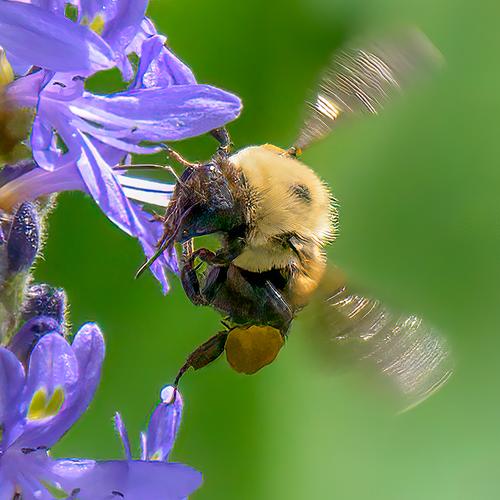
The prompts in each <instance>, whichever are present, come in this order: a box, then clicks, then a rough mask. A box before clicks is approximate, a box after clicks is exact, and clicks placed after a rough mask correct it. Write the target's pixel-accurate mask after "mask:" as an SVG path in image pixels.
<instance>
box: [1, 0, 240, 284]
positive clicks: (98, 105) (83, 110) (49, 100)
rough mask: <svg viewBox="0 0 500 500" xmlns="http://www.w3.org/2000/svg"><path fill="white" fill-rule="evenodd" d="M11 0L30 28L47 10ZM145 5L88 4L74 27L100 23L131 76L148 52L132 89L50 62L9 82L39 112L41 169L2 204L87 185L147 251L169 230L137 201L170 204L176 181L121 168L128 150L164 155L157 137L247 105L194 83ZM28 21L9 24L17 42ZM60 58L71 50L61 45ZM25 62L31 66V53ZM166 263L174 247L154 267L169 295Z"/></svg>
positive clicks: (51, 7) (192, 130) (34, 136)
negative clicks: (114, 88)
mask: <svg viewBox="0 0 500 500" xmlns="http://www.w3.org/2000/svg"><path fill="white" fill-rule="evenodd" d="M0 2H3V3H5V2H6V0H0ZM6 3H8V4H10V5H9V9H10V11H12V10H13V9H16V8H18V9H19V12H20V13H22V14H25V15H26V16H27V17H26V23H27V24H26V29H28V30H29V29H30V27H31V24H30V23H31V22H32V21H33V19H36V15H37V13H38V12H39V10H40V8H41V7H40V8H37V9H36V10H29V9H28V10H26V9H25V7H26V6H25V5H23V4H17V3H16V2H6ZM40 5H43V6H45V8H46V9H47V10H48V11H50V12H48V13H50V14H51V15H52V16H55V17H58V18H63V19H65V24H66V21H68V20H67V19H66V18H64V17H63V12H64V9H62V7H61V5H64V3H63V2H60V1H58V0H52V2H48V1H47V2H40ZM146 5H147V2H146V1H144V0H140V1H137V2H130V1H127V0H113V1H111V0H107V1H104V2H95V1H92V0H81V1H80V2H78V22H79V23H81V24H78V23H76V22H73V23H72V24H73V25H74V27H75V29H76V30H77V31H78V32H80V31H81V29H85V30H87V31H91V30H90V27H93V28H94V29H95V30H96V31H97V32H98V33H100V35H99V40H101V42H102V43H103V44H106V45H107V46H108V47H110V50H112V53H113V60H114V63H115V64H116V65H117V66H118V67H119V68H120V70H121V71H122V73H123V75H124V77H125V78H127V79H131V78H132V77H133V76H134V75H133V71H132V68H131V66H130V62H129V59H128V55H129V54H130V53H132V52H134V53H136V54H137V55H138V56H140V59H139V65H138V69H137V72H136V75H135V78H134V80H133V82H132V83H131V84H130V86H129V88H128V89H127V90H125V91H123V92H118V93H115V94H111V95H95V94H92V93H90V92H88V91H86V90H85V88H84V82H85V77H87V76H89V74H91V73H92V72H95V71H97V70H99V69H101V66H99V65H97V64H94V63H92V64H90V67H91V69H90V70H88V71H83V72H77V71H68V70H65V72H55V71H54V70H53V68H54V64H52V65H51V66H47V67H46V68H43V69H39V70H37V71H35V72H32V73H30V74H27V75H26V76H22V77H20V78H18V79H17V80H15V81H14V82H13V83H11V84H10V85H9V86H8V88H7V97H8V98H9V99H11V100H12V101H13V102H15V103H17V105H18V106H24V107H35V108H36V115H35V119H34V122H33V128H32V133H31V141H30V142H31V148H32V152H33V158H34V160H35V162H36V164H37V166H38V167H39V169H36V170H37V171H36V172H32V173H30V174H29V176H28V178H25V177H23V178H22V179H21V178H20V179H18V181H17V183H16V184H15V185H13V184H11V185H10V186H8V185H6V186H4V187H3V188H1V189H0V207H3V208H4V209H6V208H8V207H9V206H12V205H13V204H14V203H15V202H19V201H24V200H25V199H31V198H33V197H35V196H39V195H41V194H46V193H47V192H54V191H62V190H74V189H79V190H82V191H84V192H87V193H88V194H90V195H91V196H92V197H93V198H94V199H95V201H96V202H97V204H98V205H99V206H100V207H101V209H102V210H103V211H104V212H105V213H106V215H107V216H108V217H109V218H110V219H111V220H112V221H113V222H114V223H115V224H116V225H118V226H119V227H120V228H121V229H123V230H124V231H126V232H127V233H128V234H130V235H132V236H135V237H136V238H138V239H139V241H140V243H141V245H142V247H143V249H144V252H145V254H146V256H147V257H149V256H151V255H152V254H153V253H154V251H155V245H156V242H157V241H158V240H159V238H160V236H161V234H162V231H163V229H162V226H161V224H159V223H157V222H150V221H149V216H148V215H147V214H145V213H144V212H143V211H142V209H141V207H140V206H139V205H138V204H137V203H135V202H131V201H130V199H135V200H137V201H139V202H141V203H153V204H157V205H161V206H165V205H166V204H167V203H168V199H169V195H170V194H171V192H172V189H173V186H170V185H166V186H165V185H164V186H162V185H160V184H159V183H152V182H151V181H142V180H140V179H136V178H132V177H128V176H127V175H126V174H124V173H123V172H121V173H119V172H118V171H117V170H116V169H115V168H114V167H116V166H117V165H118V164H120V163H121V162H123V161H124V158H125V157H126V155H127V154H129V153H143V154H144V153H153V152H158V151H161V149H162V148H161V146H158V145H156V146H155V145H152V144H151V143H154V142H161V141H170V140H179V139H185V138H188V137H193V136H196V135H200V134H203V133H206V132H208V131H210V130H212V129H214V128H218V127H221V126H223V125H224V124H226V123H227V122H229V121H231V120H234V119H235V118H236V117H237V116H238V115H239V113H240V110H241V102H240V100H239V99H238V98H237V97H236V96H234V95H232V94H230V93H228V92H225V91H223V90H220V89H217V88H214V87H211V86H209V85H202V84H197V83H196V80H195V78H194V76H193V74H192V72H191V70H190V69H189V68H188V67H187V66H186V65H185V64H184V63H182V62H181V61H180V60H179V59H178V58H176V57H175V56H174V55H173V53H172V52H171V51H170V50H169V49H168V48H167V47H166V46H165V41H166V39H165V37H163V36H161V35H159V34H157V32H156V29H155V28H154V25H153V24H152V23H151V21H150V20H149V19H147V18H145V17H144V11H145V9H146ZM30 7H31V6H30ZM9 9H7V10H9ZM21 11H22V12H21ZM1 18H2V10H1V9H0V21H1ZM22 19H23V18H22V17H21V18H19V19H17V20H16V23H14V24H12V26H11V27H10V28H9V33H10V34H11V35H9V36H11V37H13V39H15V40H17V38H16V33H19V39H20V40H21V39H22V37H23V36H24V35H23V33H24V32H23V29H21V28H19V25H22V23H23V20H22ZM11 22H12V23H13V21H11ZM33 22H34V21H33ZM70 23H71V21H70ZM0 25H1V23H0ZM84 25H85V26H84ZM18 42H19V44H21V45H22V43H24V42H21V41H19V40H18ZM0 43H3V42H2V36H1V35H0ZM7 52H8V53H9V50H8V49H7ZM58 57H60V58H66V57H67V56H66V54H64V51H59V52H58ZM23 61H24V62H30V63H31V64H33V62H32V61H28V58H27V57H24V59H23ZM144 142H147V144H144ZM39 170H45V171H47V172H49V173H50V174H43V173H42V172H40V171H39ZM42 179H43V180H42ZM36 183H38V186H36ZM40 183H41V184H40ZM20 184H23V186H22V187H20ZM28 185H29V187H28ZM14 188H15V189H14ZM23 197H24V198H23ZM165 268H167V269H170V270H173V271H176V269H177V264H176V261H175V255H174V253H173V252H170V253H169V254H166V255H164V256H163V257H162V259H160V260H159V262H157V263H156V265H154V266H153V267H152V268H151V270H152V272H153V274H154V275H155V276H156V278H157V279H158V280H159V281H160V283H162V285H163V289H164V291H167V289H168V284H167V281H166V277H165V273H164V269H165Z"/></svg>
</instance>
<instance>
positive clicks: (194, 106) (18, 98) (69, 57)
mask: <svg viewBox="0 0 500 500" xmlns="http://www.w3.org/2000/svg"><path fill="white" fill-rule="evenodd" d="M147 3H148V2H147V0H101V1H96V0H19V1H15V0H0V106H2V105H4V104H6V105H8V108H9V110H11V108H12V109H19V110H21V109H22V110H25V109H30V110H32V112H33V122H32V127H31V133H30V137H29V139H28V140H27V145H29V147H30V148H31V154H32V158H30V159H29V160H25V161H22V162H19V163H16V164H13V165H0V500H20V499H23V500H31V499H42V500H44V499H51V498H68V499H75V500H76V499H80V500H86V499H89V500H90V499H92V500H101V499H102V500H104V499H112V498H124V497H125V498H127V499H132V500H139V499H145V498H150V499H156V498H158V499H160V498H162V499H163V498H164V499H182V498H185V497H187V496H188V495H189V494H190V493H191V492H193V491H194V490H195V489H196V488H198V487H199V485H200V484H201V475H200V473H198V472H197V471H195V470H194V469H192V468H190V467H188V466H185V465H183V464H175V463H170V462H169V461H168V459H169V455H170V451H171V449H172V446H173V444H174V441H175V437H176V434H177V431H178V428H179V424H180V420H181V415H182V408H183V400H182V397H181V395H180V394H179V393H178V391H177V389H174V388H173V387H171V386H167V387H166V388H164V390H163V391H162V394H161V402H160V404H159V405H158V406H157V407H156V409H155V410H154V412H153V414H152V415H151V418H150V422H149V425H148V428H147V431H146V432H145V433H143V434H142V435H141V449H142V452H141V457H140V459H137V460H135V459H133V457H132V453H131V447H130V443H129V439H128V435H127V431H126V428H125V425H124V423H123V421H122V417H121V415H120V414H118V413H117V414H116V415H115V427H116V430H117V432H118V434H119V436H120V438H121V440H122V443H123V447H124V450H125V459H124V460H115V461H95V460H84V459H55V458H53V457H52V456H51V455H50V452H49V450H50V448H51V447H52V446H53V445H54V444H55V443H56V442H57V441H58V440H59V439H60V438H61V436H63V435H64V434H65V433H66V432H67V431H68V430H69V428H70V427H71V426H72V425H73V424H74V423H75V422H76V421H77V420H78V418H79V417H80V416H81V415H82V414H83V413H84V412H85V411H86V409H87V407H88V406H89V404H90V402H91V400H92V398H93V396H94V393H95V391H96V388H97V386H98V383H99V380H100V375H101V367H102V362H103V358H104V350H105V349H104V339H103V336H102V334H101V332H100V330H99V328H98V327H97V326H96V325H95V324H93V323H88V324H86V325H84V326H83V327H82V328H81V329H80V330H79V331H78V333H77V334H76V335H75V336H74V338H73V341H72V342H69V341H68V326H67V323H66V319H67V300H66V295H65V293H64V291H63V290H60V289H55V288H52V287H50V286H48V285H45V284H41V285H40V284H31V278H30V269H31V267H32V266H33V263H34V262H35V259H36V257H37V255H38V253H39V251H40V246H41V241H42V237H41V235H42V234H43V233H44V230H43V220H44V219H45V217H46V215H47V213H48V212H49V211H50V207H51V197H50V196H48V195H51V194H52V193H58V192H61V191H69V190H78V191H83V192H84V193H87V194H88V195H90V196H91V197H92V198H93V199H94V200H95V202H96V203H97V205H98V206H99V207H100V208H101V210H102V211H103V212H104V213H105V214H106V216H107V217H108V218H109V219H110V220H111V221H112V222H113V223H115V224H116V225H117V226H118V227H119V228H120V229H122V230H123V231H125V232H127V233H128V234H130V235H131V236H134V237H136V238H137V239H138V240H139V242H140V244H141V245H142V247H143V249H144V253H145V255H146V257H150V256H151V255H152V254H153V253H154V252H155V250H156V243H157V241H158V240H159V239H160V237H161V234H162V231H163V228H162V225H161V223H160V222H157V221H155V220H150V216H149V215H148V214H147V213H146V212H145V211H143V208H142V204H152V205H158V206H166V205H167V204H168V202H169V199H170V196H171V194H172V192H173V186H172V185H169V184H163V183H160V182H156V181H151V180H146V179H140V178H137V177H135V176H133V175H130V172H129V171H130V170H132V169H133V166H132V167H131V166H130V161H131V159H130V158H131V155H132V154H150V153H156V152H159V151H162V150H163V149H164V147H165V146H164V145H163V144H162V143H163V142H164V141H174V140H180V139H185V138H189V137H193V136H196V135H200V134H203V133H206V132H209V131H211V130H213V129H216V128H219V127H222V126H224V125H225V124H226V123H227V122H229V121H231V120H234V119H235V118H236V117H237V116H238V115H239V113H240V110H241V102H240V100H239V99H238V98H237V97H236V96H234V95H232V94H230V93H228V92H225V91H223V90H220V89H217V88H215V87H212V86H209V85H204V84H199V83H197V81H196V79H195V77H194V75H193V73H192V72H191V70H190V69H189V68H188V67H187V66H186V65H185V64H184V63H183V62H182V61H180V60H179V59H178V58H177V57H176V56H175V55H174V54H173V53H172V51H171V50H170V49H169V48H168V47H167V46H166V39H165V37H164V36H163V35H161V34H159V33H158V32H157V31H156V28H155V26H154V25H153V23H152V22H151V20H150V19H148V18H147V17H146V15H145V12H146V7H147ZM110 68H118V70H119V71H120V72H121V75H122V78H123V81H124V82H127V83H124V89H123V90H122V91H121V92H116V93H112V94H108V95H98V94H95V93H92V92H90V91H89V90H88V89H87V88H86V84H87V79H88V78H89V77H91V76H92V75H94V74H95V73H97V72H99V71H102V70H107V69H110ZM166 270H170V271H174V272H176V271H177V270H178V268H177V262H176V260H175V254H174V252H173V251H172V252H170V253H167V254H166V255H162V256H161V258H159V259H158V260H157V261H156V262H155V263H154V264H153V265H152V266H151V271H152V272H153V274H154V276H155V277H156V278H157V279H158V281H159V282H160V283H161V285H162V288H163V291H164V292H166V291H167V290H168V283H167V278H166V274H165V271H166ZM13 332H16V333H15V335H13Z"/></svg>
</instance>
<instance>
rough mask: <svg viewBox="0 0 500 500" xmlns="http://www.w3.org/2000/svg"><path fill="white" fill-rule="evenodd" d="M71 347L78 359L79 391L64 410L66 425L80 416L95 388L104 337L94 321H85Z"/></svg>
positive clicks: (98, 378) (99, 371) (99, 373)
mask: <svg viewBox="0 0 500 500" xmlns="http://www.w3.org/2000/svg"><path fill="white" fill-rule="evenodd" d="M71 347H72V349H73V352H74V353H75V356H76V359H77V361H78V377H79V381H78V384H79V393H78V399H77V401H76V402H75V403H74V404H73V405H72V406H71V407H68V408H67V409H66V410H65V412H64V419H65V423H66V425H67V426H68V427H69V426H71V425H73V424H74V423H75V422H76V421H77V420H78V419H79V418H80V416H81V415H82V414H83V412H84V411H85V410H86V409H87V407H88V406H89V404H90V402H91V401H92V399H93V397H94V394H95V391H96V390H97V387H98V385H99V381H100V379H101V368H102V363H103V361H104V354H105V345H104V337H103V335H102V333H101V330H100V329H99V327H98V326H97V325H96V324H95V323H87V324H85V325H83V326H82V327H81V328H80V330H79V331H78V333H77V334H76V336H75V338H74V340H73V344H72V345H71Z"/></svg>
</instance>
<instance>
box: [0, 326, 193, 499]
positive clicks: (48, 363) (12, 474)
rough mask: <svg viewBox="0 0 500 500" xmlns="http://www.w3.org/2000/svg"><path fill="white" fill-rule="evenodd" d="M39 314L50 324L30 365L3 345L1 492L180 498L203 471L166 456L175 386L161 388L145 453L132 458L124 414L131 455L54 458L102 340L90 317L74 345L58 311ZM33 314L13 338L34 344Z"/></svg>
mask: <svg viewBox="0 0 500 500" xmlns="http://www.w3.org/2000/svg"><path fill="white" fill-rule="evenodd" d="M35 320H37V321H38V323H39V325H44V328H45V330H44V331H43V336H42V337H41V338H40V339H39V340H38V342H37V343H36V345H35V347H34V349H33V350H32V352H31V354H30V355H29V359H28V360H25V364H27V369H26V370H25V367H24V366H23V364H22V363H21V361H20V360H19V359H18V358H17V357H16V356H15V354H14V353H13V352H12V351H11V350H9V349H7V348H4V347H0V499H4V498H5V499H12V498H14V497H15V495H16V493H17V494H19V495H20V496H21V497H22V498H26V499H30V498H37V499H42V500H43V499H51V498H54V497H56V498H62V497H67V498H78V499H80V500H87V499H88V500H90V499H92V500H101V499H102V500H104V499H109V498H115V497H116V498H121V497H123V496H126V498H128V499H132V500H133V499H137V500H139V499H143V498H155V499H156V498H158V499H162V498H165V499H180V498H185V497H186V496H187V495H189V494H190V493H191V492H192V491H194V490H195V489H196V488H198V486H199V485H200V483H201V475H200V473H198V472H197V471H195V470H193V469H191V468H190V467H187V466H185V465H182V464H175V463H168V462H167V458H168V454H169V452H170V449H171V448H172V445H173V442H174V439H175V435H176V432H177V428H178V426H179V422H180V418H181V412H182V398H181V396H180V394H178V393H177V395H176V398H175V400H173V397H172V396H173V389H172V388H170V389H166V390H164V391H163V396H164V400H163V401H162V402H161V403H160V404H159V405H158V407H157V409H156V410H155V412H154V413H153V416H152V418H151V422H150V424H149V428H148V431H147V433H146V434H145V437H144V438H143V442H144V443H145V445H144V448H143V450H144V451H143V456H142V459H141V460H132V458H131V454H130V445H129V443H128V438H127V437H126V430H125V427H124V426H123V423H122V421H121V417H120V416H119V415H117V416H116V418H115V422H116V426H117V429H118V432H119V433H120V436H122V440H123V443H124V446H125V449H126V454H127V459H126V460H117V461H102V462H99V461H93V460H78V459H63V460H55V459H53V458H51V457H50V456H49V454H48V449H49V448H50V447H51V446H52V445H54V444H55V443H56V442H57V441H58V439H59V438H60V437H61V436H62V435H63V434H64V433H65V432H66V431H67V430H68V429H69V428H70V427H71V426H72V425H73V424H74V423H75V422H76V420H77V419H78V418H79V417H80V416H81V415H82V413H83V412H84V411H85V410H86V408H87V407H88V405H89V403H90V401H91V400H92V397H93V395H94V392H95V390H96V388H97V385H98V382H99V378H100V373H101V365H102V361H103V358H104V340H103V337H102V335H101V333H100V331H99V329H98V327H97V326H96V325H94V324H87V325H85V326H83V327H82V328H81V329H80V331H79V332H78V334H77V335H76V336H75V339H74V341H73V343H72V344H71V345H70V344H69V343H68V342H67V341H66V340H65V338H64V337H63V336H62V335H60V331H59V330H58V326H57V323H56V322H55V321H54V320H53V318H46V319H45V320H43V319H42V318H35ZM35 320H31V322H29V324H28V325H26V326H27V327H26V328H24V329H21V331H20V332H19V333H18V334H17V336H16V337H17V338H16V337H15V338H14V339H13V342H12V345H14V344H15V345H18V346H24V345H27V344H28V345H29V344H30V341H29V340H30V335H32V334H33V324H34V323H33V322H34V321H35ZM51 325H52V326H51ZM51 327H53V328H54V330H53V331H50V328H51ZM18 336H19V337H18Z"/></svg>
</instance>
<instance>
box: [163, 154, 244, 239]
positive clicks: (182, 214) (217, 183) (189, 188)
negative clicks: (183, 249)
mask: <svg viewBox="0 0 500 500" xmlns="http://www.w3.org/2000/svg"><path fill="white" fill-rule="evenodd" d="M244 219H245V206H244V203H243V200H242V197H241V196H240V195H239V186H238V181H237V179H235V177H234V172H232V170H231V168H230V167H229V168H228V166H227V165H224V164H223V163H222V162H221V161H219V160H218V159H217V158H216V159H215V160H213V161H211V162H210V163H207V164H204V165H199V166H196V167H188V168H187V169H186V170H185V171H184V173H183V174H182V176H181V178H180V179H179V181H178V182H177V185H176V187H175V190H174V194H173V197H172V201H171V203H170V205H169V206H168V209H167V212H166V218H165V231H166V233H167V234H169V235H170V237H171V238H172V241H175V242H179V243H183V242H185V241H187V240H189V239H191V238H194V237H196V236H203V235H206V234H212V233H220V232H222V233H227V232H229V231H231V230H232V229H233V228H235V227H237V226H240V225H242V224H243V223H244Z"/></svg>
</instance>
